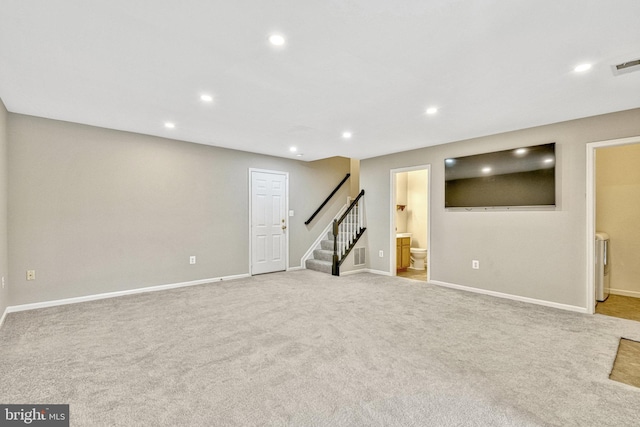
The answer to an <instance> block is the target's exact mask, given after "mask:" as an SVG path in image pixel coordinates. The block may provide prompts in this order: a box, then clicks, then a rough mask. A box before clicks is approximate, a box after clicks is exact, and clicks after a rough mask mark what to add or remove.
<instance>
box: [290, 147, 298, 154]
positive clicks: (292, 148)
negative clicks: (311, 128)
mask: <svg viewBox="0 0 640 427" xmlns="http://www.w3.org/2000/svg"><path fill="white" fill-rule="evenodd" d="M289 151H291V152H292V153H295V152H296V151H298V149H297V148H296V147H290V148H289Z"/></svg>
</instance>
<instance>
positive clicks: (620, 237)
mask: <svg viewBox="0 0 640 427" xmlns="http://www.w3.org/2000/svg"><path fill="white" fill-rule="evenodd" d="M639 164H640V144H634V145H624V146H618V147H606V148H599V149H598V150H597V151H596V230H597V231H604V232H606V233H607V234H609V237H610V238H611V243H610V244H611V246H610V248H611V249H610V258H609V259H610V262H611V264H610V265H611V273H610V274H611V293H614V294H620V295H627V296H633V297H640V263H638V257H639V256H640V221H638V218H640V168H638V165H639Z"/></svg>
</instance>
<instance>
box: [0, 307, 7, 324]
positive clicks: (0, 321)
mask: <svg viewBox="0 0 640 427" xmlns="http://www.w3.org/2000/svg"><path fill="white" fill-rule="evenodd" d="M7 314H9V307H7V308H5V309H4V313H2V317H0V328H2V325H4V319H6V318H7Z"/></svg>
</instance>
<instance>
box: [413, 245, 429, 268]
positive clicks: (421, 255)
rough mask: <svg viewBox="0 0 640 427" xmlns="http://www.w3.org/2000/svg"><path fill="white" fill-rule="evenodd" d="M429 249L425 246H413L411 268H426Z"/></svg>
mask: <svg viewBox="0 0 640 427" xmlns="http://www.w3.org/2000/svg"><path fill="white" fill-rule="evenodd" d="M426 259H427V250H426V249H424V248H411V267H409V268H410V269H411V270H424V269H425V267H426V266H425V264H424V263H425V260H426Z"/></svg>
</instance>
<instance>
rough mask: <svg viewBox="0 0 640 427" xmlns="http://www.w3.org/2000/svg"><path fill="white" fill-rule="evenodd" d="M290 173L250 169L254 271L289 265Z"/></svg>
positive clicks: (271, 269) (283, 267)
mask: <svg viewBox="0 0 640 427" xmlns="http://www.w3.org/2000/svg"><path fill="white" fill-rule="evenodd" d="M286 202H287V175H286V174H285V173H278V172H262V171H251V274H262V273H271V272H274V271H283V270H285V269H286V257H287V254H286V252H287V250H286V249H287V244H286V242H287V239H286V236H287V217H286V215H285V214H286V208H287V203H286Z"/></svg>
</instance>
